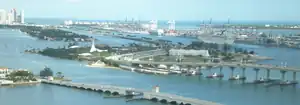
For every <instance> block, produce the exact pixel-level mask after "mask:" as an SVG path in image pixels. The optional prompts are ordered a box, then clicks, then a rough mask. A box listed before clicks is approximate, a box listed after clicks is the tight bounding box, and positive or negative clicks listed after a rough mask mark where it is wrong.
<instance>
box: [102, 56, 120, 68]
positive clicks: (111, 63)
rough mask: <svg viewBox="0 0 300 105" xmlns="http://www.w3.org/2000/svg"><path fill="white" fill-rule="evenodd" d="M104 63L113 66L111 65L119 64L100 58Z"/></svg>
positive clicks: (117, 65) (116, 65)
mask: <svg viewBox="0 0 300 105" xmlns="http://www.w3.org/2000/svg"><path fill="white" fill-rule="evenodd" d="M100 60H101V61H102V62H103V63H104V64H105V65H108V66H113V67H119V66H120V65H119V64H118V63H117V62H114V61H112V60H106V59H105V58H101V59H100Z"/></svg>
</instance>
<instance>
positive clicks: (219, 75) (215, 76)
mask: <svg viewBox="0 0 300 105" xmlns="http://www.w3.org/2000/svg"><path fill="white" fill-rule="evenodd" d="M223 77H224V75H223V74H217V73H213V74H212V75H209V76H206V78H223Z"/></svg>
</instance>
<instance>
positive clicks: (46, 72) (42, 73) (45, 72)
mask: <svg viewBox="0 0 300 105" xmlns="http://www.w3.org/2000/svg"><path fill="white" fill-rule="evenodd" d="M40 76H41V77H48V76H53V71H52V70H51V69H50V68H48V67H45V68H44V69H43V70H42V71H40Z"/></svg>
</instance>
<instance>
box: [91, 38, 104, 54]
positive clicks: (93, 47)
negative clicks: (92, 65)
mask: <svg viewBox="0 0 300 105" xmlns="http://www.w3.org/2000/svg"><path fill="white" fill-rule="evenodd" d="M103 51H107V50H100V49H97V48H96V47H95V40H93V42H92V46H91V49H90V53H92V52H103Z"/></svg>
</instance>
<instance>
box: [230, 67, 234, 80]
mask: <svg viewBox="0 0 300 105" xmlns="http://www.w3.org/2000/svg"><path fill="white" fill-rule="evenodd" d="M230 69H231V73H230V77H231V78H232V77H234V69H235V67H230Z"/></svg>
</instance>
